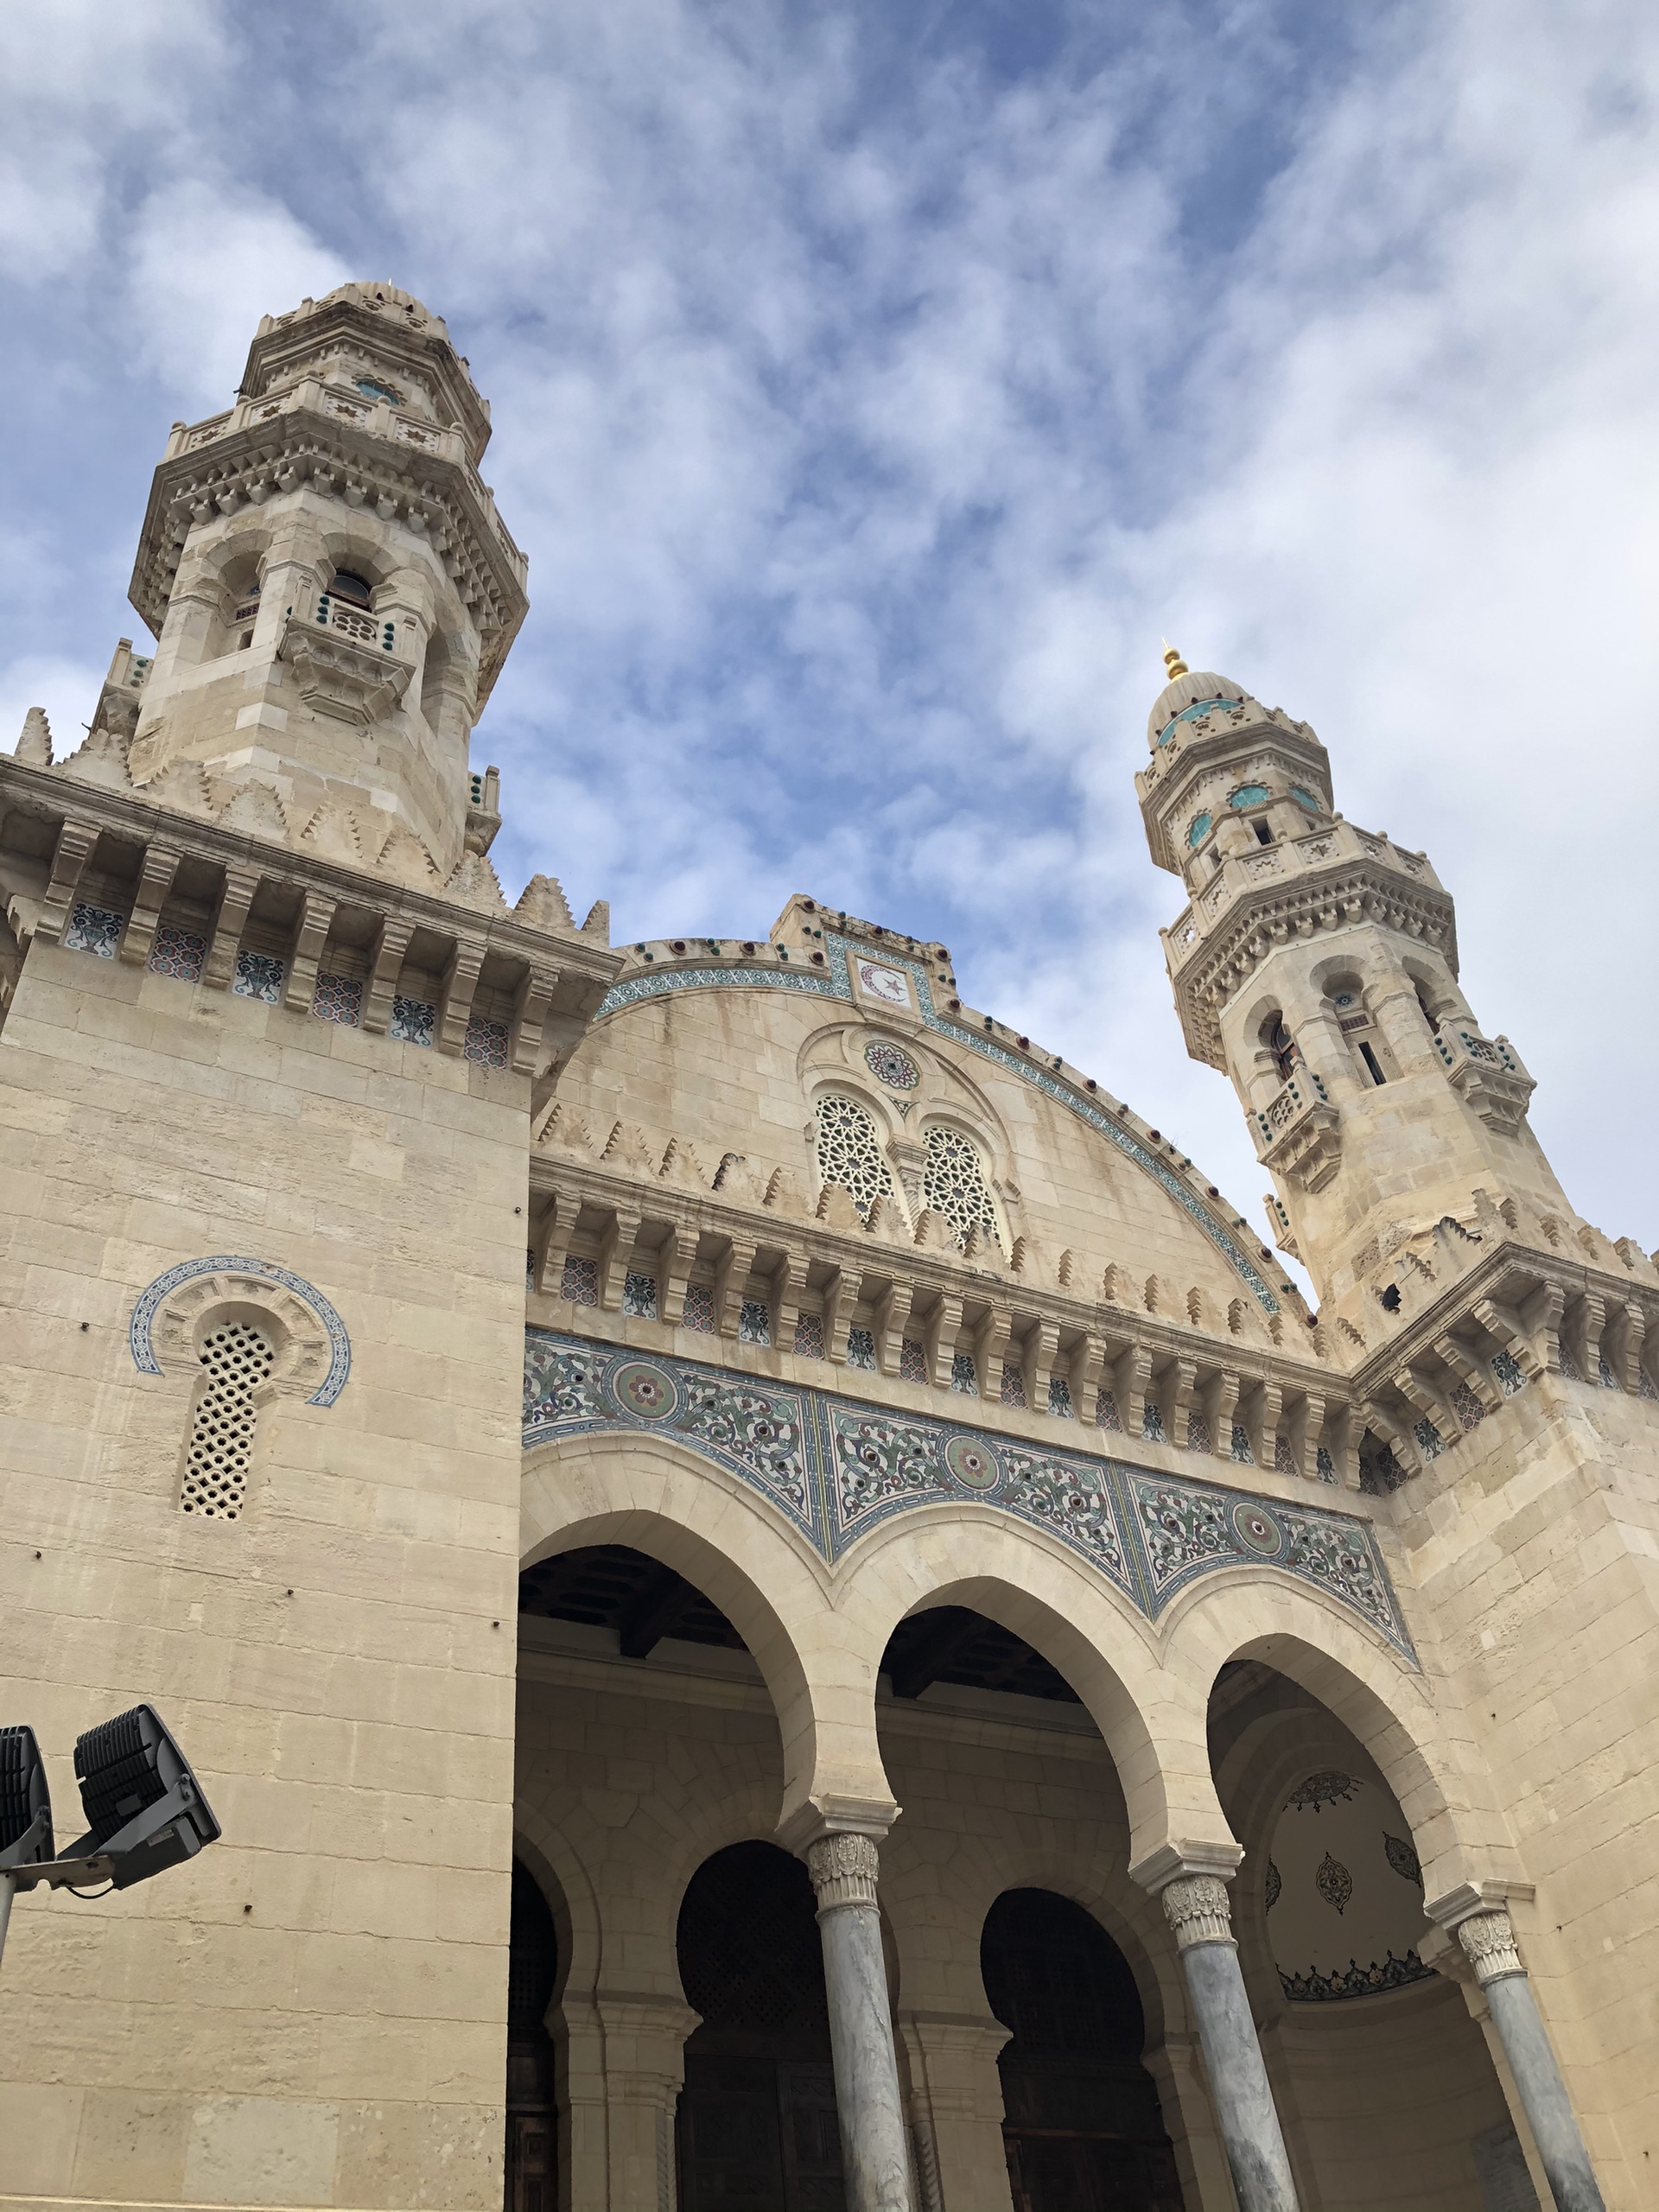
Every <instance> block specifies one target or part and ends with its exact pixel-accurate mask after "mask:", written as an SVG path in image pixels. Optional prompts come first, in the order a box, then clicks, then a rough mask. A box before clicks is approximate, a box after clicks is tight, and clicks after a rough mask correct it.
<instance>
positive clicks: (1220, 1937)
mask: <svg viewBox="0 0 1659 2212" xmlns="http://www.w3.org/2000/svg"><path fill="white" fill-rule="evenodd" d="M1158 1894H1159V1896H1160V1898H1161V1899H1162V1900H1163V1907H1164V1917H1165V1918H1166V1920H1167V1921H1168V1923H1169V1924H1170V1926H1171V1927H1172V1928H1173V1929H1174V1931H1175V1941H1176V1943H1177V1944H1178V1946H1179V1948H1180V1949H1182V1950H1183V1951H1185V1950H1190V1949H1191V1948H1192V1945H1193V1944H1194V1943H1230V1942H1232V1940H1233V1916H1232V1911H1231V1909H1230V1906H1229V1904H1228V1903H1227V1885H1226V1883H1225V1882H1224V1881H1222V1880H1221V1879H1220V1878H1219V1877H1218V1876H1217V1875H1215V1874H1180V1875H1178V1876H1177V1877H1176V1878H1175V1879H1174V1880H1173V1882H1168V1883H1166V1884H1165V1885H1164V1887H1163V1888H1162V1889H1161V1890H1160V1891H1159V1892H1158Z"/></svg>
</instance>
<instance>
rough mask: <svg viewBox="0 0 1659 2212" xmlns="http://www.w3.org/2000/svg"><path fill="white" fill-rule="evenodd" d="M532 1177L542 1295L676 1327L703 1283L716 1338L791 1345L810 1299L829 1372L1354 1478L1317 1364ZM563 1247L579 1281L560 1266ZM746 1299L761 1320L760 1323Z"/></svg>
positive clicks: (889, 1253) (787, 1228)
mask: <svg viewBox="0 0 1659 2212" xmlns="http://www.w3.org/2000/svg"><path fill="white" fill-rule="evenodd" d="M542 1187H543V1192H544V1193H545V1199H546V1202H545V1204H544V1205H543V1210H542V1211H541V1213H540V1214H539V1216H538V1217H537V1219H536V1223H535V1227H534V1230H533V1231H532V1236H533V1240H534V1241H533V1242H532V1243H531V1248H530V1251H529V1255H528V1269H527V1274H528V1282H529V1287H530V1289H531V1291H532V1292H533V1293H536V1294H540V1295H541V1296H543V1297H546V1298H548V1299H552V1300H557V1299H559V1298H561V1297H562V1296H565V1295H574V1296H575V1299H576V1300H578V1302H580V1303H581V1304H582V1305H588V1306H593V1307H594V1308H595V1309H596V1310H597V1312H598V1313H600V1314H602V1315H606V1316H610V1317H621V1316H623V1315H625V1314H632V1316H633V1317H634V1318H645V1319H652V1320H655V1321H656V1322H657V1323H658V1324H659V1325H661V1326H662V1327H664V1328H666V1329H677V1328H681V1327H683V1326H685V1325H686V1313H687V1299H688V1294H689V1293H690V1290H691V1288H692V1287H693V1284H694V1282H695V1283H696V1286H697V1287H699V1288H701V1289H702V1290H705V1291H706V1292H707V1294H708V1303H707V1304H705V1305H704V1306H702V1308H701V1311H700V1313H699V1319H698V1323H697V1328H698V1331H699V1332H700V1333H702V1334H703V1335H706V1336H709V1337H710V1338H712V1339H714V1340H716V1341H719V1342H721V1343H722V1344H735V1343H737V1342H739V1341H744V1340H747V1341H748V1342H750V1343H759V1342H764V1343H766V1344H769V1345H770V1346H772V1347H773V1348H774V1349H776V1350H778V1351H785V1352H799V1351H802V1350H803V1348H804V1340H803V1339H802V1338H798V1335H797V1324H798V1320H799V1319H800V1317H801V1315H802V1313H809V1314H816V1315H817V1319H818V1320H819V1325H820V1329H819V1332H815V1334H814V1337H813V1338H812V1340H811V1342H812V1349H811V1351H810V1357H813V1358H815V1359H816V1358H818V1357H822V1358H823V1360H824V1361H825V1362H826V1363H827V1364H828V1365H829V1367H830V1368H831V1369H833V1370H846V1369H849V1368H852V1369H854V1370H856V1369H858V1368H860V1367H862V1368H864V1369H865V1370H867V1371H868V1370H870V1369H872V1368H873V1369H874V1371H875V1372H877V1373H879V1374H880V1375H882V1376H887V1378H889V1379H890V1380H893V1381H900V1380H902V1381H907V1382H912V1383H920V1384H923V1385H925V1386H926V1387H928V1388H930V1389H935V1390H938V1391H942V1392H951V1393H953V1394H960V1395H976V1396H977V1397H979V1398H980V1399H982V1400H989V1401H991V1402H1002V1403H1005V1404H1009V1405H1012V1406H1014V1407H1020V1408H1024V1409H1026V1410H1027V1411H1028V1412H1034V1413H1038V1414H1047V1415H1052V1416H1053V1417H1055V1418H1057V1419H1070V1420H1071V1421H1075V1422H1076V1423H1077V1425H1078V1427H1080V1428H1081V1429H1082V1431H1083V1432H1084V1434H1085V1435H1086V1434H1088V1433H1090V1432H1091V1431H1097V1430H1102V1429H1103V1430H1106V1431H1109V1432H1118V1433H1122V1434H1123V1435H1124V1436H1125V1437H1127V1438H1131V1439H1139V1440H1143V1441H1147V1442H1157V1443H1167V1444H1170V1445H1173V1446H1176V1447H1178V1448H1179V1449H1182V1450H1185V1451H1190V1452H1196V1453H1198V1454H1201V1455H1203V1456H1208V1457H1211V1458H1214V1459H1221V1460H1224V1461H1226V1462H1229V1463H1240V1462H1243V1463H1245V1464H1249V1465H1259V1466H1266V1467H1274V1468H1276V1469H1277V1471H1280V1472H1281V1473H1288V1474H1294V1475H1298V1476H1300V1477H1303V1478H1306V1479H1309V1480H1325V1481H1334V1482H1345V1483H1346V1484H1348V1485H1349V1487H1355V1486H1357V1480H1358V1458H1357V1449H1358V1441H1359V1436H1360V1433H1361V1429H1360V1427H1358V1426H1357V1425H1356V1424H1355V1423H1354V1422H1353V1421H1352V1420H1351V1417H1350V1414H1349V1408H1348V1406H1347V1402H1346V1400H1345V1398H1344V1397H1343V1396H1342V1395H1339V1394H1338V1393H1333V1392H1332V1390H1331V1389H1330V1388H1329V1383H1328V1381H1327V1378H1326V1377H1325V1376H1322V1375H1319V1376H1314V1375H1309V1376H1296V1375H1294V1374H1290V1373H1287V1372H1284V1371H1281V1370H1280V1369H1278V1368H1276V1367H1269V1368H1268V1370H1266V1371H1259V1370H1258V1371H1252V1370H1251V1369H1250V1368H1249V1366H1247V1365H1243V1364H1237V1363H1235V1360H1234V1359H1233V1358H1231V1357H1229V1358H1222V1357H1213V1356H1211V1357H1206V1356H1205V1348H1204V1347H1203V1346H1202V1345H1199V1344H1194V1345H1192V1347H1190V1348H1182V1347H1180V1346H1179V1345H1175V1344H1172V1343H1171V1342H1170V1341H1169V1339H1170V1338H1171V1337H1172V1336H1173V1334H1174V1333H1175V1332H1173V1331H1170V1330H1168V1329H1167V1328H1161V1329H1160V1328H1157V1327H1156V1325H1148V1326H1147V1328H1146V1329H1145V1330H1144V1331H1143V1330H1142V1329H1141V1328H1138V1327H1137V1326H1136V1321H1135V1316H1133V1315H1131V1314H1128V1313H1118V1312H1116V1309H1112V1308H1105V1307H1101V1306H1094V1305H1087V1306H1085V1305H1082V1304H1079V1305H1077V1307H1076V1309H1075V1312H1074V1313H1073V1315H1072V1316H1071V1317H1070V1318H1068V1317H1066V1316H1065V1315H1063V1314H1062V1313H1058V1312H1055V1311H1052V1310H1051V1311H1047V1312H1033V1311H1030V1310H1027V1309H1026V1308H1025V1307H1024V1306H1022V1305H1020V1304H1018V1303H1015V1302H1014V1301H1013V1300H1009V1299H1008V1298H1007V1294H1006V1292H1005V1291H1004V1288H1003V1286H1001V1285H1000V1284H998V1285H995V1286H992V1285H990V1284H984V1285H983V1286H981V1285H979V1284H976V1283H973V1282H967V1283H963V1282H962V1281H951V1280H950V1278H949V1277H948V1275H944V1272H943V1270H942V1269H938V1268H935V1269H932V1270H930V1272H929V1273H928V1274H926V1275H924V1276H920V1277H917V1278H909V1279H906V1278H905V1277H900V1276H898V1275H895V1274H894V1271H893V1263H894V1260H895V1257H896V1256H897V1255H895V1254H894V1252H893V1250H892V1249H890V1248H885V1249H878V1250H874V1251H870V1252H868V1254H867V1253H862V1252H859V1251H857V1250H856V1249H855V1248H854V1249H846V1248H845V1247H843V1246H842V1244H841V1243H839V1242H838V1241H832V1240H829V1239H827V1238H826V1239H819V1238H817V1237H815V1236H812V1235H811V1234H810V1230H808V1229H807V1228H806V1226H805V1224H797V1223H795V1222H793V1221H791V1222H788V1223H785V1222H783V1221H779V1220H768V1219H764V1218H763V1219H760V1220H758V1221H753V1222H750V1221H746V1220H744V1219H743V1218H742V1217H741V1216H735V1215H728V1216H727V1217H726V1218H725V1219H723V1220H722V1221H721V1222H720V1225H719V1226H715V1221H714V1218H712V1217H711V1210H710V1209H709V1208H708V1207H706V1206H704V1207H698V1206H691V1207H689V1208H688V1210H687V1212H686V1213H685V1214H680V1213H678V1212H677V1211H675V1208H674V1201H673V1199H672V1198H671V1197H670V1195H669V1194H668V1193H666V1192H663V1193H658V1192H650V1193H648V1194H647V1193H643V1192H634V1191H626V1192H625V1191H624V1190H622V1189H619V1188H617V1187H615V1186H614V1185H613V1186H612V1187H610V1188H609V1189H607V1188H605V1187H603V1186H602V1185H601V1181H600V1179H598V1178H597V1177H595V1176H594V1175H593V1174H592V1173H588V1174H586V1175H583V1176H582V1177H580V1178H578V1179H575V1182H574V1185H573V1184H568V1183H565V1182H564V1181H563V1179H561V1182H560V1183H559V1184H558V1185H554V1186H553V1187H552V1188H551V1189H549V1188H548V1187H547V1185H545V1184H543V1186H542ZM578 1246H579V1247H580V1249H578ZM572 1260H575V1261H576V1262H578V1264H579V1265H580V1266H581V1268H582V1274H581V1275H580V1277H578V1276H576V1275H575V1274H571V1275H569V1277H568V1276H567V1274H566V1263H567V1262H569V1261H572ZM590 1270H591V1272H589V1271H590ZM630 1277H633V1278H635V1279H636V1285H637V1282H638V1279H639V1278H642V1277H643V1278H647V1279H649V1281H650V1282H651V1284H652V1292H651V1294H650V1296H649V1299H648V1300H644V1299H642V1298H641V1297H640V1296H639V1294H638V1292H637V1290H636V1294H635V1296H634V1298H633V1301H632V1304H631V1303H630V1293H629V1279H630ZM757 1305H758V1306H763V1307H764V1309H765V1315H766V1325H765V1328H764V1332H757V1331H755V1330H754V1329H753V1307H754V1306H757ZM746 1307H747V1308H748V1309H750V1313H749V1318H748V1319H747V1320H746ZM855 1329H856V1330H857V1331H858V1332H861V1336H864V1335H867V1336H868V1350H866V1349H865V1348H864V1347H863V1345H862V1344H861V1345H860V1346H859V1350H860V1351H861V1352H862V1353H863V1356H862V1357H855V1351H854V1332H855ZM819 1344H821V1346H822V1349H821V1351H820V1350H819V1349H818V1347H819ZM1219 1349H1220V1348H1219V1347H1217V1351H1219ZM964 1362H966V1363H967V1364H968V1365H969V1366H970V1367H971V1370H972V1384H973V1388H972V1390H971V1392H969V1389H968V1388H967V1380H968V1378H967V1376H966V1375H965V1374H964V1372H963V1363H964ZM1081 1441H1082V1439H1081V1438H1079V1442H1081ZM1322 1462H1323V1464H1322Z"/></svg>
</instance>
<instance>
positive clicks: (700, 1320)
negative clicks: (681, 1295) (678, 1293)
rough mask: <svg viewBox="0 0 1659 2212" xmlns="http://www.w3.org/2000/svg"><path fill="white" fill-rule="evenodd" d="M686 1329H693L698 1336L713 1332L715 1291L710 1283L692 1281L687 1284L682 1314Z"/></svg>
mask: <svg viewBox="0 0 1659 2212" xmlns="http://www.w3.org/2000/svg"><path fill="white" fill-rule="evenodd" d="M682 1319H683V1323H684V1325H685V1326H686V1327H687V1328H688V1329H695V1330H696V1332H697V1333H698V1334H699V1335H700V1336H704V1337H712V1336H713V1335H714V1333H715V1293H714V1286H713V1285H712V1284H711V1283H706V1282H694V1283H691V1284H690V1285H688V1287H687V1288H686V1294H685V1310H684V1313H683V1316H682Z"/></svg>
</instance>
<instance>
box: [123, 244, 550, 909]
mask: <svg viewBox="0 0 1659 2212" xmlns="http://www.w3.org/2000/svg"><path fill="white" fill-rule="evenodd" d="M489 435H490V422H489V409H488V407H487V405H486V403H485V401H484V400H483V399H482V398H481V397H480V396H479V393H478V391H476V389H475V388H474V384H473V380H472V378H471V376H470V374H469V373H468V370H467V363H466V362H465V361H464V360H463V359H461V356H460V355H459V354H458V353H456V352H455V349H454V346H453V345H451V343H450V340H449V334H448V330H447V329H446V328H445V326H444V324H443V322H442V320H441V319H440V318H439V317H438V316H436V315H431V314H429V312H428V311H427V309H426V308H423V306H422V305H421V303H420V302H419V301H418V300H416V299H413V298H411V297H410V295H409V294H408V293H407V292H402V291H399V290H397V288H396V287H395V286H393V285H391V284H376V283H352V284H343V285H341V286H340V289H339V290H338V291H335V292H332V293H330V294H329V296H328V297H327V299H325V300H320V301H315V302H313V301H310V300H307V301H305V302H302V304H301V306H300V307H299V308H296V309H295V310H294V311H293V312H292V313H291V314H289V315H267V316H266V317H265V318H264V321H262V322H261V323H260V325H259V328H258V332H257V335H256V336H255V338H254V341H253V346H252V348H251V352H250V353H249V355H248V364H247V367H246V369H245V371H244V372H243V378H242V386H241V390H240V391H238V394H237V397H236V400H235V404H233V405H232V407H231V409H230V410H228V412H226V414H223V415H220V416H215V417H214V418H213V419H212V420H210V421H208V422H206V423H197V424H195V425H194V427H192V428H187V427H186V426H185V425H184V424H183V423H175V426H174V429H173V433H172V435H171V437H170V439H169V440H168V448H167V452H166V454H165V456H164V458H163V460H162V463H161V466H160V467H158V468H157V470H156V478H155V482H154V485H153V487H152V489H151V492H150V498H149V511H148V512H147V514H146V516H145V518H144V528H143V537H142V540H141V542H140V544H139V549H138V557H137V564H136V566H135V568H134V570H133V579H132V601H133V604H134V606H135V607H137V609H138V611H139V613H141V614H142V615H143V617H144V619H145V620H146V621H147V622H148V623H149V626H150V627H151V628H152V629H153V630H154V631H155V632H156V634H157V636H158V638H159V639H160V643H159V644H158V645H157V646H156V653H155V657H154V660H153V662H152V664H150V665H149V668H148V669H147V670H143V671H142V679H141V682H140V683H137V684H134V685H133V687H132V688H133V689H134V690H137V698H138V704H137V728H136V732H135V733H134V734H133V741H132V744H131V746H130V750H129V752H128V754H127V761H126V766H127V772H128V773H130V776H131V778H132V780H133V782H134V784H135V785H137V786H138V787H139V788H140V790H143V789H144V788H145V787H146V786H148V785H152V784H154V783H155V782H156V779H158V778H162V777H163V776H165V775H166V773H167V772H168V770H169V769H171V768H172V767H173V766H174V765H175V763H181V762H182V763H185V764H190V763H194V764H198V765H199V766H200V770H201V771H202V772H203V774H204V775H205V776H206V778H207V785H208V788H209V791H211V793H212V797H213V803H214V804H216V805H219V806H222V805H223V804H225V801H226V795H227V794H229V795H232V796H233V795H234V793H235V791H236V790H237V788H238V786H240V785H255V786H259V785H264V786H267V787H269V789H270V791H273V792H274V793H275V794H276V795H277V798H278V799H279V801H280V803H281V804H282V806H283V810H284V811H285V814H286V817H287V818H288V820H289V822H290V823H296V822H300V823H302V822H304V821H306V820H308V819H311V818H315V816H316V815H317V814H318V812H319V811H320V810H325V809H330V808H333V809H338V810H339V811H340V814H341V815H342V816H349V817H353V819H354V820H355V821H356V822H357V823H361V824H362V825H364V830H365V833H366V831H367V830H368V829H371V828H372V827H373V826H375V825H380V826H381V836H377V837H374V838H373V839H372V842H373V843H374V844H375V845H376V846H377V847H378V845H379V844H380V842H382V841H383V837H384V834H385V829H389V828H390V827H391V825H392V824H393V823H396V824H397V825H400V826H401V827H402V828H403V829H404V830H406V831H408V832H410V833H412V835H413V836H415V837H416V838H418V839H419V840H420V841H421V842H422V843H423V845H424V846H425V847H426V849H427V850H428V852H429V854H430V855H431V858H432V860H433V861H434V863H435V866H436V868H437V872H438V875H439V877H440V879H441V880H442V879H447V878H448V875H449V874H450V872H451V871H452V869H453V868H454V866H455V865H456V863H457V861H459V859H460V858H461V852H462V848H463V843H467V844H472V845H474V847H475V848H476V849H482V848H483V846H484V845H486V844H487V842H488V835H489V832H490V830H491V829H493V818H492V819H491V820H489V821H485V820H484V819H483V818H482V817H486V816H489V817H493V804H492V801H493V794H491V793H487V792H486V791H485V790H484V789H483V787H482V779H479V785H478V787H477V788H474V786H473V785H472V783H471V782H470V781H469V770H468V763H467V741H468V738H469V736H470V734H471V732H472V728H473V725H474V722H475V721H477V719H478V716H479V714H480V711H481V709H482V708H483V704H484V702H485V700H486V697H487V696H488V694H489V690H490V686H491V684H492V683H493V680H494V678H495V676H496V673H497V671H499V668H500V665H501V663H502V661H503V659H504V658H505V654H506V651H507V648H508V646H509V645H511V644H512V639H513V636H514V634H515V632H517V630H518V626H519V624H520V622H521V621H522V620H523V619H524V610H525V603H526V602H525V597H524V577H525V563H524V556H523V555H522V554H521V553H520V552H519V550H518V547H517V546H516V545H515V544H514V543H513V542H512V538H511V537H509V535H508V534H507V531H506V529H505V525H504V524H503V523H502V521H501V518H500V517H499V515H498V513H497V512H496V509H495V502H494V499H493V495H492V493H491V491H490V488H489V486H487V485H486V484H485V483H483V482H481V481H480V478H479V474H478V464H479V461H480V459H481V457H482V455H483V452H484V448H485V447H486V444H487V443H488V441H489ZM258 804H259V805H261V806H264V805H265V804H266V802H265V801H264V800H263V799H261V800H259V801H258ZM469 809H470V810H471V812H472V814H473V816H474V820H473V822H472V823H470V824H469V823H468V819H467V817H468V813H469ZM353 834H356V833H355V832H354V833H353ZM359 842H371V840H370V839H369V838H368V837H367V836H366V834H365V835H364V836H362V837H361V838H360V839H359Z"/></svg>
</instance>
